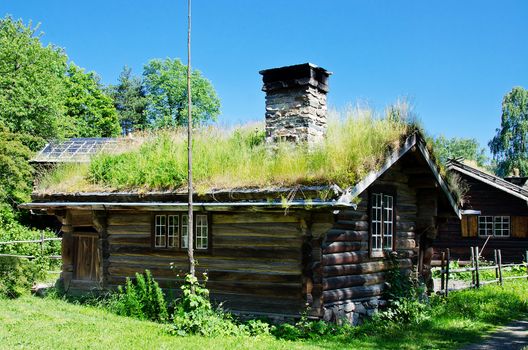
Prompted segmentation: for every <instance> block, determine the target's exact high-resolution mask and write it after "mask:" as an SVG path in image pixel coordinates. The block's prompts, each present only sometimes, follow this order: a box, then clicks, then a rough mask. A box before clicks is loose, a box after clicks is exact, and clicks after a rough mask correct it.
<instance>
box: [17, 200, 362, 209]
mask: <svg viewBox="0 0 528 350" xmlns="http://www.w3.org/2000/svg"><path fill="white" fill-rule="evenodd" d="M187 207H188V203H184V202H182V203H167V202H136V203H113V202H43V203H23V204H20V205H19V208H21V209H29V210H31V209H79V210H83V209H84V210H109V209H120V210H126V209H137V208H141V209H143V210H160V209H162V210H182V209H186V208H187ZM193 207H195V208H197V209H200V208H202V209H214V208H222V207H225V208H231V207H232V208H234V207H247V208H284V209H295V208H302V209H309V208H314V209H315V208H324V207H334V208H341V207H342V208H348V207H353V208H355V207H356V205H355V204H354V203H344V202H339V201H292V202H287V203H282V202H226V203H220V202H216V203H210V202H196V203H194V204H193Z"/></svg>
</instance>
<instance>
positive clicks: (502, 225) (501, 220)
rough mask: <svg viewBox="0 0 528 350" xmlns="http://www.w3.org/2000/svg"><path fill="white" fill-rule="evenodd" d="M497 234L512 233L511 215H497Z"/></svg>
mask: <svg viewBox="0 0 528 350" xmlns="http://www.w3.org/2000/svg"><path fill="white" fill-rule="evenodd" d="M493 221H494V223H495V228H494V229H495V231H494V233H495V236H496V237H508V236H509V235H510V217H509V216H495V218H494V220H493Z"/></svg>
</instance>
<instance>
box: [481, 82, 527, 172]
mask: <svg viewBox="0 0 528 350" xmlns="http://www.w3.org/2000/svg"><path fill="white" fill-rule="evenodd" d="M489 146H490V149H491V153H492V154H493V158H494V160H495V161H496V162H497V174H498V175H500V176H505V175H509V174H512V173H515V169H517V170H518V171H519V174H520V175H521V176H528V91H527V90H525V89H523V88H522V87H514V88H513V89H512V91H510V92H509V93H507V94H506V96H504V99H503V100H502V115H501V127H500V128H498V129H497V134H496V135H495V137H494V138H493V139H492V140H491V141H490V142H489Z"/></svg>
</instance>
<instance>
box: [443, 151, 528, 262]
mask: <svg viewBox="0 0 528 350" xmlns="http://www.w3.org/2000/svg"><path fill="white" fill-rule="evenodd" d="M448 169H449V170H450V171H453V172H455V173H456V174H458V175H459V176H460V177H461V178H462V179H463V180H464V181H465V182H466V183H467V185H468V187H469V190H468V193H467V195H466V196H465V204H464V207H463V209H464V210H463V212H462V213H463V214H464V215H462V219H461V220H460V219H459V218H457V217H455V216H451V217H448V218H445V219H444V220H443V222H442V223H441V224H440V226H439V232H438V237H437V239H436V240H435V241H434V247H435V250H436V253H437V254H438V253H439V252H440V251H443V250H445V249H446V248H450V250H451V256H452V257H453V258H455V259H462V260H469V258H470V254H469V247H471V246H478V247H479V248H480V250H481V252H482V254H483V256H484V257H485V258H487V259H490V260H492V259H493V250H494V249H501V251H502V258H503V259H504V260H505V261H516V262H519V261H523V259H525V256H526V251H527V250H528V188H525V187H521V186H518V185H516V184H514V183H513V182H517V183H518V184H524V182H525V181H524V180H523V179H518V178H508V179H509V180H510V181H507V180H505V179H501V178H499V177H497V176H493V175H490V174H488V173H485V172H483V171H480V170H478V169H476V168H474V167H471V166H469V165H467V164H464V163H463V162H460V161H456V160H452V161H450V163H449V166H448ZM486 242H487V243H486Z"/></svg>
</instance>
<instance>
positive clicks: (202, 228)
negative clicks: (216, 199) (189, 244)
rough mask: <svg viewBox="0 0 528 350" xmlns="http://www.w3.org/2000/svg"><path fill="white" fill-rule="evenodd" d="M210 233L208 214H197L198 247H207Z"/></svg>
mask: <svg viewBox="0 0 528 350" xmlns="http://www.w3.org/2000/svg"><path fill="white" fill-rule="evenodd" d="M208 233H209V230H208V224H207V215H196V249H207V247H208V244H209V235H208Z"/></svg>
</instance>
